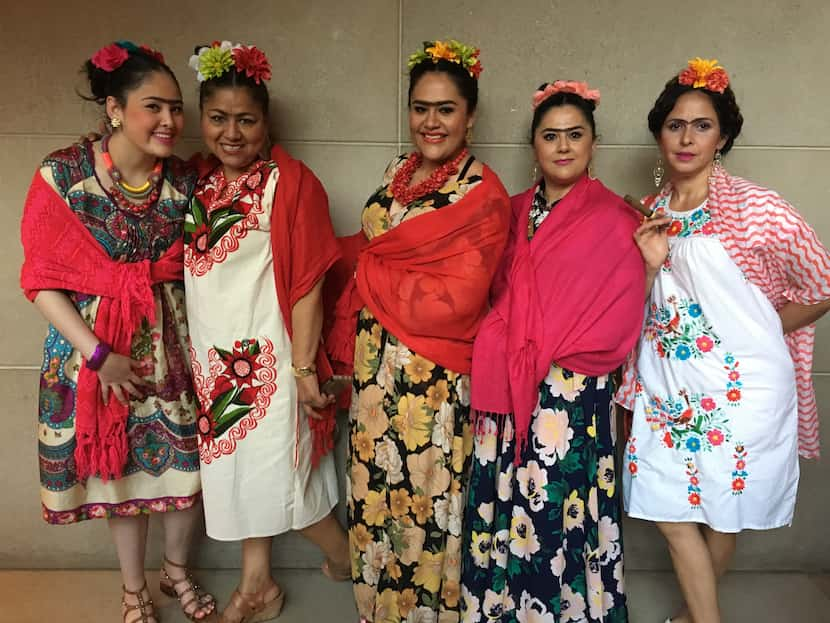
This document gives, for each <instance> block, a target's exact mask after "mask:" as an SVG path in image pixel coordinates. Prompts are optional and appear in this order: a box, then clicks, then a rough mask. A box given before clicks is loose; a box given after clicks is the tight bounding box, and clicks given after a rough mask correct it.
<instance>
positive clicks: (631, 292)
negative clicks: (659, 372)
mask: <svg viewBox="0 0 830 623" xmlns="http://www.w3.org/2000/svg"><path fill="white" fill-rule="evenodd" d="M534 192H535V187H533V188H530V189H529V190H527V191H525V192H524V193H522V194H520V195H516V196H514V197H513V198H512V200H511V203H512V207H513V221H512V226H511V231H510V240H509V242H508V246H507V250H506V252H505V256H504V258H503V260H502V264H501V267H500V270H499V273H498V274H497V276H496V280H495V281H494V283H493V290H492V299H493V309H492V310H491V311H490V313H489V314H488V315H487V317H486V318H485V320H484V322H483V323H482V326H481V330H480V331H479V334H478V337H477V338H476V341H475V346H474V349H473V366H472V406H473V409H475V410H476V411H477V412H478V413H500V414H508V413H512V414H513V416H514V418H515V424H516V441H517V444H518V446H519V447H518V449H517V453H516V456H517V457H518V456H519V454H520V449H521V447H522V446H523V444H524V443H525V442H526V440H527V435H528V429H529V426H530V419H531V416H532V414H533V410H534V408H535V406H536V404H537V401H538V386H539V383H540V382H541V381H542V380H543V379H544V378H545V376H547V374H548V371H549V369H550V366H551V363H553V362H555V363H556V364H557V365H559V366H561V367H563V368H566V369H568V370H571V371H573V372H577V373H579V374H585V375H588V376H599V375H603V374H607V373H609V372H611V371H613V370H614V369H615V368H616V367H618V366H619V365H620V364H621V363H623V361H624V360H625V357H626V355H627V354H628V352H629V351H630V350H631V349H632V348H633V347H634V345H635V343H636V341H637V338H638V337H639V334H640V329H641V327H642V322H643V292H644V291H645V269H644V266H643V260H642V257H641V256H640V252H639V250H638V249H637V247H636V245H635V244H634V240H633V238H632V236H633V233H634V230H635V229H636V228H637V226H638V217H637V215H636V214H635V213H634V211H633V210H632V209H631V208H630V207H628V206H627V205H626V204H625V202H624V201H623V200H622V199H621V198H620V197H618V196H617V195H615V194H614V193H612V192H611V191H609V190H608V189H607V188H605V186H603V185H602V183H601V182H599V181H598V180H592V179H590V178H588V177H583V178H582V179H580V180H579V181H578V182H577V183H576V185H575V186H574V187H573V188H572V189H571V190H570V192H569V193H568V194H567V195H566V196H565V198H564V199H562V200H561V201H560V202H559V203H558V204H557V205H556V206H555V207H554V208H553V211H552V212H551V214H550V215H549V216H548V217H547V218H546V219H545V221H544V223H542V225H541V227H540V228H539V230H538V231H537V232H536V234H535V236H534V237H533V239H532V240H530V241H528V239H527V221H528V216H529V212H530V207H531V204H532V202H533V195H534Z"/></svg>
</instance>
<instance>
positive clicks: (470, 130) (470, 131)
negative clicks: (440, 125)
mask: <svg viewBox="0 0 830 623" xmlns="http://www.w3.org/2000/svg"><path fill="white" fill-rule="evenodd" d="M464 140H465V141H466V142H467V144H468V145H469V144H470V143H472V142H473V128H472V126H471V127H469V128H467V133H466V134H465V135H464Z"/></svg>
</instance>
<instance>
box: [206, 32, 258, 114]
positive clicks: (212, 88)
mask: <svg viewBox="0 0 830 623" xmlns="http://www.w3.org/2000/svg"><path fill="white" fill-rule="evenodd" d="M203 47H206V46H203V45H198V46H196V50H195V51H194V54H198V53H199V50H201V49H202V48H203ZM239 88H245V89H248V93H250V94H251V99H253V100H254V101H255V102H256V103H257V104H259V106H260V108H261V109H262V114H263V115H264V116H265V117H268V106H269V102H270V101H271V96H270V95H269V93H268V87H267V86H265V82H263V81H260V82H259V83H257V82H256V81H255V80H254V79H253V78H251V77H249V76H247V75H245V74H243V73H240V72H238V71H236V68H235V67H231V68H230V69H228V71H226V72H225V73H223V74H222V75H221V76H218V77H216V78H209V79H208V80H205V81H204V82H202V83H201V84H200V85H199V110H202V108H203V107H204V105H205V101H206V100H207V99H208V98H209V97H212V96H213V94H214V93H216V91H218V90H219V89H239Z"/></svg>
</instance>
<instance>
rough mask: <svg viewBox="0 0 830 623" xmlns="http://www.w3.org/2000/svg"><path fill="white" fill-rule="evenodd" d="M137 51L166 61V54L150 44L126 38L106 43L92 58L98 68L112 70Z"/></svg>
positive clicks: (162, 61)
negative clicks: (138, 42) (138, 43)
mask: <svg viewBox="0 0 830 623" xmlns="http://www.w3.org/2000/svg"><path fill="white" fill-rule="evenodd" d="M137 53H141V54H145V55H147V56H149V57H151V58H154V59H156V60H157V61H158V62H159V63H164V56H162V54H161V52H159V51H157V50H154V49H153V48H151V47H149V46H146V45H136V44H135V43H133V42H132V41H127V40H124V39H122V40H119V41H115V42H114V43H110V44H109V45H105V46H104V47H103V48H101V49H100V50H98V51H97V52H96V53H95V54H93V55H92V58H91V59H90V60H91V61H92V64H93V65H95V66H96V67H97V68H98V69H103V70H104V71H106V72H111V71H115V70H116V69H118V68H119V67H121V65H123V64H124V63H125V62H126V61H127V59H128V58H130V54H137Z"/></svg>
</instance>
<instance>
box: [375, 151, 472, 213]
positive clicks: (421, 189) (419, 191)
mask: <svg viewBox="0 0 830 623" xmlns="http://www.w3.org/2000/svg"><path fill="white" fill-rule="evenodd" d="M468 153H469V152H468V151H467V148H466V147H465V148H464V149H462V150H461V153H459V154H458V155H457V156H456V157H455V158H453V159H452V160H450V161H447V162H445V163H444V164H442V165H441V166H440V167H437V168H436V169H435V170H434V171H433V172H432V173H431V174H430V176H429V177H428V178H427V179H425V180H424V181H423V182H420V183H418V184H415V185H414V186H410V185H409V184H410V183H411V182H412V177H413V176H414V175H415V171H417V170H418V167H420V166H421V163H422V162H423V161H424V157H423V156H422V155H421V154H420V153H418V152H417V151H413V152H412V153H411V154H410V155H409V158H407V159H406V162H404V163H403V165H402V166H401V167H400V168H399V169H398V170H397V171H396V172H395V177H393V178H392V183H391V184H390V185H389V190H391V191H392V196H393V197H394V198H395V201H397V202H398V203H400V204H401V205H403V206H407V205H409V204H410V203H412V202H413V201H415V200H416V199H420V198H421V197H423V196H424V195H428V194H429V193H433V192H435V191H436V190H438V189H439V188H441V187H442V186H443V185H444V184H446V183H447V180H448V179H449V178H450V176H452V175H455V174H456V173H458V165H460V164H461V162H462V161H463V160H464V158H466V157H467V155H468Z"/></svg>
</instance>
